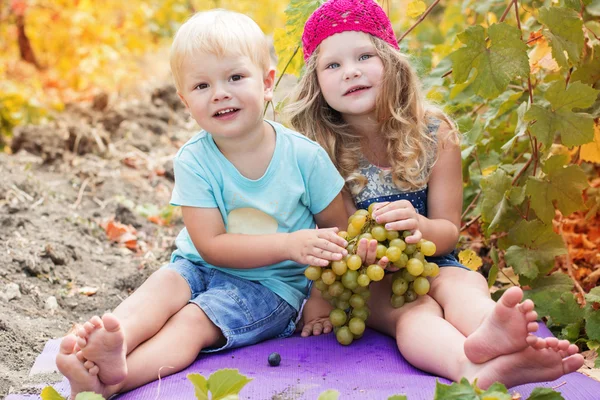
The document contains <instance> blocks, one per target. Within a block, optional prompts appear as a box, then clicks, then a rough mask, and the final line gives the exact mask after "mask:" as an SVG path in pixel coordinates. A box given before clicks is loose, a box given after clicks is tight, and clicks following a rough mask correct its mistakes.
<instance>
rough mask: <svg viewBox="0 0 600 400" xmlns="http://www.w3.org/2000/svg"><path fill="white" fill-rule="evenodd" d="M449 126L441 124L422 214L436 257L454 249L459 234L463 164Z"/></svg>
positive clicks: (424, 230)
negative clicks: (434, 161) (424, 208)
mask: <svg viewBox="0 0 600 400" xmlns="http://www.w3.org/2000/svg"><path fill="white" fill-rule="evenodd" d="M452 135H454V133H453V131H452V129H451V127H450V125H448V123H446V122H442V124H441V125H440V127H439V129H438V131H437V138H438V154H439V156H438V160H437V162H436V164H435V165H434V167H433V170H432V172H431V175H430V178H429V182H428V187H429V189H428V194H427V214H428V217H429V218H426V217H424V216H422V215H419V216H418V217H417V218H418V219H419V230H420V231H421V233H422V235H423V237H424V238H425V239H427V240H431V241H432V242H434V243H435V244H436V247H437V251H436V255H440V254H447V253H450V252H451V251H453V250H454V248H455V246H456V243H457V242H458V236H459V233H460V217H461V212H462V203H463V197H462V195H463V193H462V188H463V184H462V162H461V156H460V146H459V144H458V143H456V142H455V141H454V140H452Z"/></svg>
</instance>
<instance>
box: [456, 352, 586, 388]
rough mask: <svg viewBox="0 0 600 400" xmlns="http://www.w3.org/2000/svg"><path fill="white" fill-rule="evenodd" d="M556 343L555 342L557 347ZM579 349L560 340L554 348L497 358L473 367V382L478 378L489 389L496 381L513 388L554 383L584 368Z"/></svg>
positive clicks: (469, 377) (471, 379)
mask: <svg viewBox="0 0 600 400" xmlns="http://www.w3.org/2000/svg"><path fill="white" fill-rule="evenodd" d="M554 344H555V343H553V345H554ZM578 351H579V349H578V348H577V346H576V345H574V344H569V342H568V341H567V340H561V341H556V344H555V345H554V346H553V347H547V348H542V349H535V348H533V347H526V348H525V349H524V350H522V351H520V352H518V353H513V354H509V355H503V356H500V357H497V358H495V359H493V360H491V361H488V362H487V363H485V364H471V367H470V369H471V371H472V372H471V373H466V374H465V376H466V377H467V379H469V381H473V380H474V379H475V378H477V386H479V387H480V388H482V389H487V388H488V387H489V386H490V385H491V384H492V383H494V382H501V383H503V384H504V385H506V386H507V387H509V388H510V387H513V386H517V385H522V384H525V383H532V382H546V381H553V380H556V379H558V378H560V377H561V376H563V375H565V374H569V373H571V372H575V371H577V370H578V369H579V368H580V367H581V366H582V365H583V356H582V355H581V354H577V352H578Z"/></svg>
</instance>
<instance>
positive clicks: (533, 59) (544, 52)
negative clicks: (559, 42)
mask: <svg viewBox="0 0 600 400" xmlns="http://www.w3.org/2000/svg"><path fill="white" fill-rule="evenodd" d="M529 67H530V69H531V73H532V74H535V73H536V72H538V71H539V70H540V69H545V70H547V71H549V72H555V71H558V70H559V69H560V67H559V66H558V64H557V63H556V61H555V60H554V58H552V49H551V48H550V46H549V45H548V42H547V41H546V39H545V38H540V39H538V41H537V45H536V46H535V48H534V49H533V50H532V51H531V53H529Z"/></svg>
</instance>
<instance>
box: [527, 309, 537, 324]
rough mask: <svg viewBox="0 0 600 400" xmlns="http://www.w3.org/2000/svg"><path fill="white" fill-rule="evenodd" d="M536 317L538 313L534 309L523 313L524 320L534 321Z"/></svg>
mask: <svg viewBox="0 0 600 400" xmlns="http://www.w3.org/2000/svg"><path fill="white" fill-rule="evenodd" d="M537 319H538V313H537V312H535V311H528V312H526V313H525V320H526V321H528V322H534V321H537Z"/></svg>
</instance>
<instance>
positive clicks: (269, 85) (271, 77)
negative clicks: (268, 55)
mask: <svg viewBox="0 0 600 400" xmlns="http://www.w3.org/2000/svg"><path fill="white" fill-rule="evenodd" d="M264 84H265V101H271V100H273V90H275V68H269V71H267V74H266V75H265V81H264Z"/></svg>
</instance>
